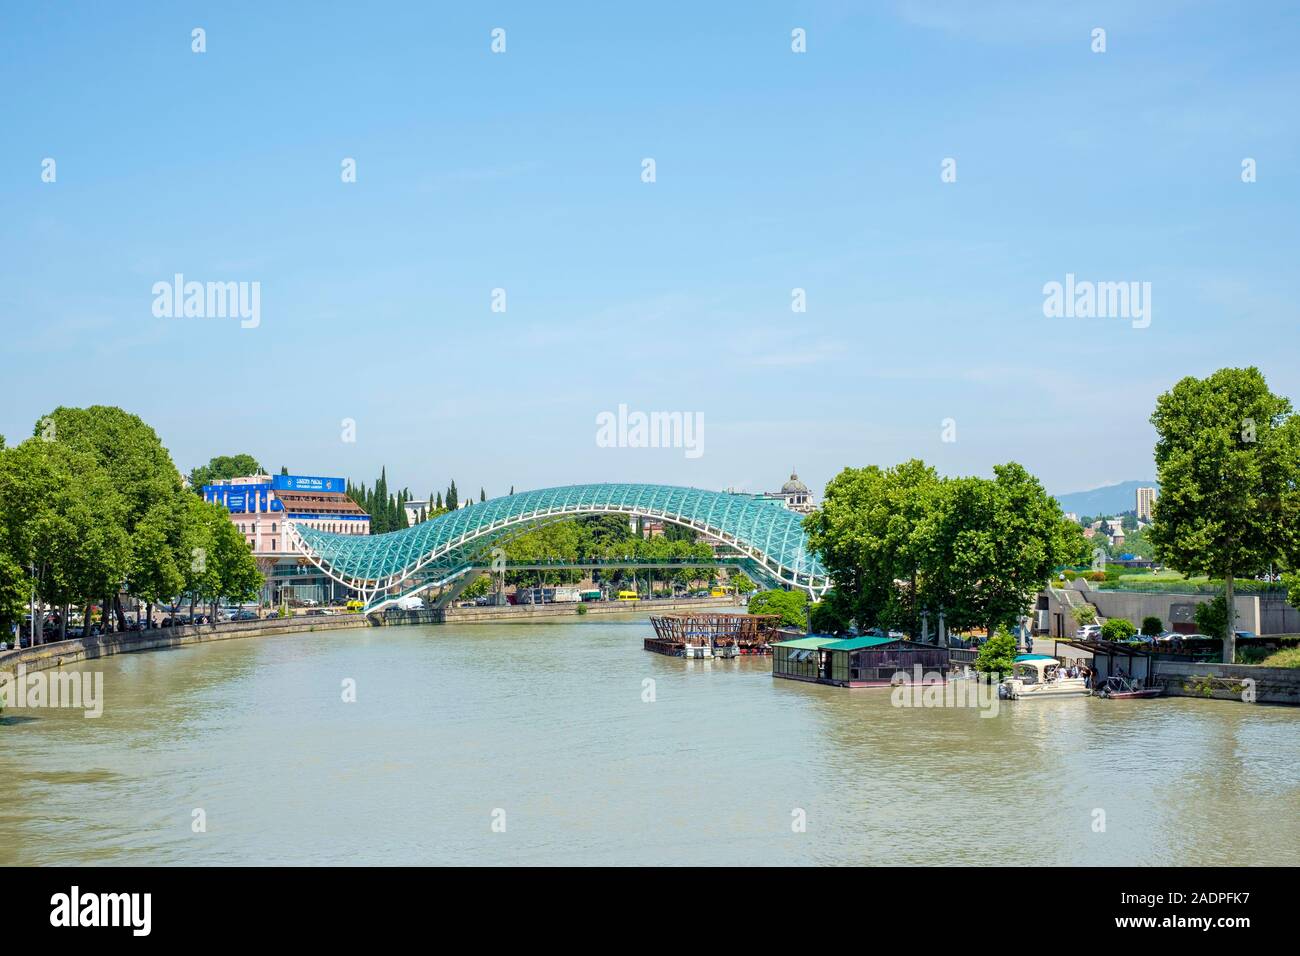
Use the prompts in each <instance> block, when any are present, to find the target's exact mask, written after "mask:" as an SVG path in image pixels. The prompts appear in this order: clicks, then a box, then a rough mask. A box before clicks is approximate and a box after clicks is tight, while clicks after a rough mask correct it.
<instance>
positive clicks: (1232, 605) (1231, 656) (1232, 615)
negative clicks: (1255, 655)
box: [1223, 574, 1237, 664]
mask: <svg viewBox="0 0 1300 956" xmlns="http://www.w3.org/2000/svg"><path fill="white" fill-rule="evenodd" d="M1224 583H1225V584H1226V585H1227V587H1226V588H1225V589H1224V592H1223V596H1224V598H1225V599H1227V602H1228V631H1227V633H1226V634H1224V635H1223V663H1225V664H1231V663H1233V662H1234V661H1235V660H1236V658H1237V602H1236V600H1234V598H1233V594H1232V583H1233V582H1232V575H1231V574H1229V575H1228V576H1227V577H1226V578H1225V579H1224Z"/></svg>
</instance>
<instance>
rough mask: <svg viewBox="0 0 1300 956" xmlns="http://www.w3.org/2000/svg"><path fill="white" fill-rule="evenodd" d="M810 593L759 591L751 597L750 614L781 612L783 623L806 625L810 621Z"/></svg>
mask: <svg viewBox="0 0 1300 956" xmlns="http://www.w3.org/2000/svg"><path fill="white" fill-rule="evenodd" d="M807 607H808V595H807V594H805V593H804V592H803V591H759V592H758V593H757V594H755V595H754V596H753V597H751V598H750V599H749V607H748V611H749V613H750V614H779V615H780V616H781V624H782V625H784V626H787V627H804V626H805V625H806V624H807V623H808V611H807Z"/></svg>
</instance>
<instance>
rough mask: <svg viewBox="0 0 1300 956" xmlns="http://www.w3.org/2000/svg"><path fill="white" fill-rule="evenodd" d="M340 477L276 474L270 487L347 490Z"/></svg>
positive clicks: (293, 489)
mask: <svg viewBox="0 0 1300 956" xmlns="http://www.w3.org/2000/svg"><path fill="white" fill-rule="evenodd" d="M346 485H347V483H346V482H345V481H344V480H343V479H342V478H319V477H316V476H314V475H276V476H275V477H274V478H272V479H271V487H272V488H274V489H275V490H276V491H337V492H339V493H340V494H342V493H343V492H344V491H346V490H347V487H346Z"/></svg>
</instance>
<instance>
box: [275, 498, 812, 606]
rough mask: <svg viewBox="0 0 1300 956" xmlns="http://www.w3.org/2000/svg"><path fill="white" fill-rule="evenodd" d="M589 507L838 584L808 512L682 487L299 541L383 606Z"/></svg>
mask: <svg viewBox="0 0 1300 956" xmlns="http://www.w3.org/2000/svg"><path fill="white" fill-rule="evenodd" d="M584 514H621V515H628V516H634V517H643V518H652V519H655V520H662V521H669V522H672V523H675V524H679V525H682V526H684V527H688V528H692V529H694V530H696V531H698V532H700V533H702V534H704V535H706V536H707V537H710V538H713V539H715V540H717V541H721V542H723V543H725V544H728V545H730V546H731V547H733V548H734V549H735V550H736V551H737V552H738V553H739V554H740V555H741V556H742V558H743V559H744V560H745V562H746V564H748V565H750V566H751V567H752V569H753V570H754V571H755V572H756V573H757V575H758V576H759V577H766V578H768V579H769V580H772V581H775V582H777V583H780V584H783V585H786V586H789V587H793V588H798V589H800V590H804V591H807V592H808V593H809V594H811V595H813V596H820V595H821V594H823V593H824V592H825V591H826V589H827V588H828V587H829V586H830V580H829V578H828V576H827V574H826V571H825V569H824V568H823V567H822V565H821V562H820V561H818V560H817V558H816V556H815V555H813V554H811V553H810V552H809V551H808V548H807V543H808V542H807V536H806V535H805V534H804V530H803V523H802V516H801V515H799V514H796V513H795V512H792V511H789V510H788V509H786V508H785V507H784V506H783V505H782V503H781V502H780V501H777V500H773V499H764V498H758V497H755V496H754V495H748V494H735V493H731V492H721V491H705V490H702V489H699V488H682V487H676V486H673V485H648V484H593V485H568V486H565V487H561V488H543V489H540V490H537V491H525V492H521V493H519V494H513V495H508V496H506V497H503V498H493V499H492V500H490V501H485V502H477V503H475V504H473V505H471V506H469V507H465V508H460V509H458V510H456V511H454V512H449V513H447V514H442V515H438V516H437V517H436V518H431V519H429V520H428V521H425V522H423V523H421V524H417V525H415V526H414V527H411V528H406V529H403V530H401V531H393V532H390V533H388V534H379V535H348V534H331V533H329V532H325V531H320V530H319V529H316V528H309V527H306V526H298V525H293V526H292V533H291V535H290V539H291V540H292V541H293V543H294V545H295V547H296V548H297V549H298V550H299V551H300V552H302V553H303V554H304V555H306V556H307V558H309V559H310V560H311V561H312V563H313V564H315V565H316V566H317V567H319V568H320V569H321V570H323V571H324V572H325V573H326V574H328V575H330V576H331V577H332V578H334V579H335V580H337V581H340V582H342V583H343V584H345V585H347V586H348V587H351V588H355V589H356V590H357V591H359V592H361V593H362V594H363V595H364V597H365V599H366V602H367V605H368V606H369V607H371V608H374V607H378V606H380V605H383V604H386V603H390V602H391V601H392V600H396V599H397V598H398V597H400V596H402V594H403V593H410V592H411V591H413V590H418V589H421V588H423V587H428V586H430V585H431V584H436V583H439V582H443V581H449V580H452V579H454V578H456V577H458V576H459V575H461V574H463V573H465V571H466V570H468V569H469V568H470V567H471V566H472V565H473V564H475V563H476V562H477V563H480V564H481V563H482V556H483V555H485V554H486V553H487V552H489V551H490V550H491V548H492V547H493V545H495V544H497V543H498V542H500V541H504V540H506V539H508V538H510V537H512V536H514V535H517V534H519V533H520V532H522V531H526V530H528V528H529V527H531V526H536V525H538V524H543V523H546V522H549V521H555V520H559V519H562V518H566V517H572V516H576V515H584ZM417 584H418V586H417ZM395 591H396V592H397V593H396V595H394V592H395Z"/></svg>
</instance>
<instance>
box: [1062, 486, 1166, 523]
mask: <svg viewBox="0 0 1300 956" xmlns="http://www.w3.org/2000/svg"><path fill="white" fill-rule="evenodd" d="M1159 487H1160V486H1159V485H1158V484H1156V482H1155V481H1154V479H1147V480H1146V481H1121V482H1120V483H1119V484H1118V485H1104V486H1103V487H1101V488H1093V489H1092V490H1091V491H1072V492H1070V493H1069V494H1065V495H1056V496H1055V497H1056V500H1057V501H1059V502H1060V503H1061V510H1062V511H1073V512H1074V513H1075V514H1077V515H1078V516H1079V517H1080V518H1082V517H1083V516H1084V515H1089V516H1091V517H1093V518H1096V517H1098V516H1099V515H1113V514H1119V512H1121V511H1132V510H1133V509H1134V508H1136V507H1137V490H1138V489H1139V488H1159Z"/></svg>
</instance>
